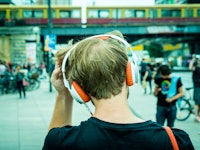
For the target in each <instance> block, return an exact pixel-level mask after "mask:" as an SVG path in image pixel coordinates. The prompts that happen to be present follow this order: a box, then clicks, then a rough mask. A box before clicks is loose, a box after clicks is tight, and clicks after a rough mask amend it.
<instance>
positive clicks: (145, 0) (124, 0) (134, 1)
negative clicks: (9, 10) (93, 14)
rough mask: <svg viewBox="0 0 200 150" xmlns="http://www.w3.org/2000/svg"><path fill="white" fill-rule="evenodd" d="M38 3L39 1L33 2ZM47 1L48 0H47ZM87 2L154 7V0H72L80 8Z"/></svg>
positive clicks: (19, 3) (19, 0)
mask: <svg viewBox="0 0 200 150" xmlns="http://www.w3.org/2000/svg"><path fill="white" fill-rule="evenodd" d="M25 1H26V2H27V1H28V0H12V2H13V3H15V4H16V5H22V4H23V2H25ZM33 1H37V0H33ZM46 1H47V0H46ZM84 2H86V4H87V6H92V5H94V4H95V5H96V6H151V5H154V0H81V1H80V0H72V5H74V6H80V5H81V3H84Z"/></svg>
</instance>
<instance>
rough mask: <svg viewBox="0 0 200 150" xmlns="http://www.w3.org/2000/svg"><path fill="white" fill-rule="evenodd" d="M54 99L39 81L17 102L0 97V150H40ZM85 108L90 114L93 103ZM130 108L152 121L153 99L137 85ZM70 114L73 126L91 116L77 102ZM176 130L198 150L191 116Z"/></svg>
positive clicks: (198, 131) (199, 129)
mask: <svg viewBox="0 0 200 150" xmlns="http://www.w3.org/2000/svg"><path fill="white" fill-rule="evenodd" d="M185 79H186V80H187V77H185ZM188 82H189V81H188ZM55 97H56V92H55V90H54V89H52V92H49V81H48V80H42V81H41V87H40V89H38V90H35V91H31V92H27V97H26V98H25V99H19V95H18V93H16V94H6V95H0V134H1V136H0V150H41V149H42V146H43V142H44V139H45V136H46V134H47V129H48V125H49V122H50V119H51V115H52V112H53V107H54V103H55ZM88 105H89V107H90V108H91V110H92V111H93V110H94V107H93V106H92V104H91V103H88ZM129 105H130V107H131V109H132V110H133V111H134V112H135V113H136V114H137V115H138V116H140V117H141V118H143V119H145V120H153V121H155V111H156V98H155V97H154V96H153V95H150V94H146V95H145V94H144V93H143V89H142V87H141V86H140V85H135V86H133V87H131V88H130V96H129ZM73 111H74V112H73V124H74V125H78V124H79V123H80V122H81V121H83V120H86V119H88V118H89V117H90V114H89V112H88V111H87V109H86V108H85V107H84V106H83V105H81V104H78V103H76V102H75V103H74V109H73ZM175 127H176V128H179V129H183V130H185V131H186V132H187V133H188V134H189V136H190V138H191V140H192V143H193V145H194V147H195V149H196V150H198V149H200V144H199V141H200V123H195V122H194V116H193V115H192V116H191V117H190V118H189V119H187V120H186V121H182V122H181V121H176V122H175Z"/></svg>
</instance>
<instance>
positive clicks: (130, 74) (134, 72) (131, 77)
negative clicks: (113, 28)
mask: <svg viewBox="0 0 200 150" xmlns="http://www.w3.org/2000/svg"><path fill="white" fill-rule="evenodd" d="M92 38H101V39H103V40H106V39H108V38H113V39H116V40H118V41H119V42H121V43H123V44H124V45H125V46H126V47H127V49H128V48H129V47H130V45H129V43H128V42H127V41H125V40H124V39H122V38H120V37H118V36H116V35H95V36H91V37H88V38H86V39H84V40H88V39H92ZM76 46H77V44H75V45H74V46H73V47H72V48H71V49H70V50H69V51H68V52H67V53H66V55H65V57H64V59H63V63H62V74H63V80H64V85H65V87H66V88H68V90H69V92H70V94H71V96H72V97H73V98H74V99H75V100H76V101H77V102H79V103H81V104H82V103H86V102H88V101H90V99H91V98H90V97H89V96H88V94H87V93H85V92H84V90H83V89H82V88H81V87H80V85H79V84H78V83H77V82H76V81H73V82H72V84H70V83H69V81H68V80H67V78H66V75H65V73H66V65H67V60H68V58H69V56H70V53H71V52H72V50H74V49H75V47H76ZM130 52H131V58H129V61H128V63H127V67H126V84H127V85H128V86H132V85H133V84H134V83H138V82H139V69H138V67H137V64H136V61H137V57H136V55H135V54H134V53H133V52H132V50H130Z"/></svg>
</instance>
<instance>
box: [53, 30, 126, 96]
mask: <svg viewBox="0 0 200 150" xmlns="http://www.w3.org/2000/svg"><path fill="white" fill-rule="evenodd" d="M114 33H120V32H116V31H115V32H114ZM114 33H112V32H110V34H114ZM119 35H120V34H119ZM119 35H118V36H119ZM121 35H122V34H121ZM120 37H121V36H120ZM122 37H123V36H122ZM70 47H71V46H70ZM69 49H70V48H67V49H66V51H67V50H69ZM66 51H65V52H64V51H63V50H61V51H60V52H59V53H58V54H56V56H57V58H58V59H59V61H60V60H62V59H63V57H64V56H63V54H65V53H66ZM126 51H127V49H126V47H125V46H124V45H123V44H122V43H120V42H119V41H118V40H116V39H112V38H109V39H107V40H103V39H101V38H92V39H85V40H82V41H80V42H78V43H76V47H75V48H74V49H73V50H72V52H71V53H70V56H69V58H68V63H67V66H66V67H67V69H66V70H67V72H68V73H67V78H68V80H69V81H76V82H77V83H78V84H79V85H80V86H81V87H82V89H83V90H84V91H85V92H86V93H88V94H89V95H91V96H93V97H95V98H96V99H102V98H105V99H106V98H110V97H111V96H113V95H117V94H119V93H120V92H121V90H122V86H123V84H124V82H125V79H126V73H125V70H126V64H127V61H128V56H127V53H126Z"/></svg>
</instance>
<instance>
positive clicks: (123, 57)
mask: <svg viewBox="0 0 200 150" xmlns="http://www.w3.org/2000/svg"><path fill="white" fill-rule="evenodd" d="M116 33H117V34H116ZM118 35H121V36H118ZM68 46H69V47H68V48H66V51H58V52H57V54H56V58H57V61H56V66H55V69H54V71H53V73H52V76H51V82H52V84H53V86H54V87H55V89H56V91H57V96H56V102H55V106H54V111H53V115H52V119H51V121H50V125H49V129H48V134H47V136H46V139H45V142H44V146H43V150H47V149H48V150H57V149H59V150H62V149H63V150H64V149H71V150H72V149H73V150H105V149H109V150H133V149H134V150H144V149H159V150H162V149H173V147H172V144H171V141H170V139H169V137H168V134H167V133H166V131H165V129H164V128H163V127H162V126H160V125H159V124H157V123H155V122H153V121H145V120H143V119H140V118H138V117H137V116H135V115H134V114H133V113H132V111H131V109H130V107H129V105H128V98H127V95H128V93H129V86H131V85H134V84H136V81H137V80H140V79H139V77H138V76H137V74H139V69H138V68H137V65H136V63H135V62H131V61H128V55H127V53H126V52H127V50H128V47H129V44H128V43H127V42H126V41H125V39H124V38H123V36H122V34H121V33H120V32H119V31H113V32H111V33H107V34H106V35H97V36H92V37H89V38H86V39H83V40H81V41H79V42H77V43H76V44H75V45H73V46H70V45H68ZM66 88H67V89H66ZM73 99H74V100H76V102H79V103H81V104H84V105H85V106H87V102H89V101H91V102H92V104H93V105H94V107H95V110H94V113H93V112H91V114H92V116H91V118H89V119H88V120H86V121H82V122H81V123H80V125H77V126H73V125H72V120H73V119H75V118H72V112H73ZM87 108H88V106H87ZM74 109H76V108H74ZM74 117H78V116H74ZM172 130H173V133H174V134H175V137H176V140H177V142H178V146H179V147H180V149H185V150H186V149H190V150H191V149H194V147H193V145H192V143H191V140H190V138H189V136H188V134H187V133H186V132H184V131H182V130H179V129H172Z"/></svg>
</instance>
